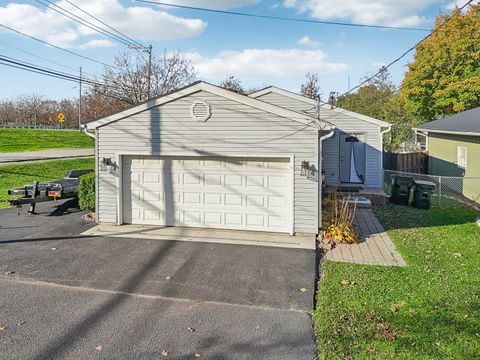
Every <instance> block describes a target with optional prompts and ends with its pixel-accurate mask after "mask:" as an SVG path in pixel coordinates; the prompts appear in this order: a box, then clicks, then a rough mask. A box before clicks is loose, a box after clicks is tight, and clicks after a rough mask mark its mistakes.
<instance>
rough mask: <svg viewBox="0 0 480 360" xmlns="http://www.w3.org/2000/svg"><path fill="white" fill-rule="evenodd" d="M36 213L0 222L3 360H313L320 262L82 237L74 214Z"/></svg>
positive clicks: (303, 254) (243, 250)
mask: <svg viewBox="0 0 480 360" xmlns="http://www.w3.org/2000/svg"><path fill="white" fill-rule="evenodd" d="M38 210H39V212H40V213H41V214H40V215H36V216H34V217H27V216H24V215H21V216H17V215H16V210H15V209H7V210H0V274H1V275H0V292H1V294H2V295H1V296H0V325H2V326H4V327H6V328H5V329H4V330H0V353H1V354H2V357H3V356H5V358H7V359H78V358H82V359H119V358H125V359H159V358H170V359H189V358H198V357H196V355H195V354H199V355H200V356H201V358H205V359H314V358H315V343H314V339H313V332H312V323H311V319H310V316H309V314H308V312H309V311H310V310H311V309H312V307H313V295H314V294H313V292H314V275H315V274H314V270H315V254H314V252H313V251H311V250H300V249H280V248H270V247H257V246H246V245H230V244H208V243H190V242H177V241H161V240H146V239H134V238H132V239H128V238H109V237H83V236H81V235H79V234H81V233H82V232H83V231H85V230H86V229H88V228H89V227H91V226H93V225H94V224H93V223H91V222H88V221H86V220H83V219H82V217H81V215H82V214H83V213H82V212H79V211H78V210H76V209H75V207H74V204H72V202H67V203H59V206H58V207H56V208H53V207H52V206H51V205H48V204H41V205H40V206H38ZM12 272H13V273H12ZM302 288H304V289H302ZM300 289H302V290H303V291H301V290H300ZM305 289H306V291H305ZM0 329H1V327H0ZM162 352H163V355H166V356H162ZM3 354H5V355H3Z"/></svg>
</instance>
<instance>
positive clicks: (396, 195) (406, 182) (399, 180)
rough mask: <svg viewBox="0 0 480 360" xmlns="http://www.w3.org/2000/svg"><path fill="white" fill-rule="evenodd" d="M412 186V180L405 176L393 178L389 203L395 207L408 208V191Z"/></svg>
mask: <svg viewBox="0 0 480 360" xmlns="http://www.w3.org/2000/svg"><path fill="white" fill-rule="evenodd" d="M412 186H413V179H412V178H410V177H405V176H395V177H393V179H392V195H391V196H390V202H391V203H392V204H397V205H405V206H408V204H409V202H410V190H411V189H412Z"/></svg>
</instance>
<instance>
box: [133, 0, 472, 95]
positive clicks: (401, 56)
mask: <svg viewBox="0 0 480 360" xmlns="http://www.w3.org/2000/svg"><path fill="white" fill-rule="evenodd" d="M137 1H140V0H137ZM473 1H474V0H469V1H467V2H466V3H465V4H464V5H463V6H462V7H461V8H458V9H457V11H455V13H454V14H453V15H452V16H450V17H449V18H448V19H446V20H445V21H444V22H443V23H442V24H441V25H440V26H439V27H438V28H436V29H433V30H432V31H431V32H430V34H428V35H427V36H425V37H423V38H422V39H421V40H420V41H418V42H417V43H416V44H415V45H413V46H412V47H410V48H409V49H408V50H406V51H404V52H403V53H402V54H401V55H400V56H399V57H397V58H396V59H395V60H393V61H391V62H390V63H389V64H387V65H385V66H383V67H382V68H380V70H378V71H377V72H376V73H375V74H374V75H372V76H370V77H368V78H366V79H365V80H364V81H362V82H361V83H360V84H358V85H357V86H355V87H354V88H352V89H350V90H348V91H346V92H344V93H343V94H342V95H340V96H344V95H347V94H349V93H351V92H352V91H354V90H356V89H358V88H360V87H361V86H362V85H365V84H366V83H368V82H369V81H371V80H373V79H374V78H375V77H377V76H378V75H380V74H381V73H382V72H383V71H385V70H386V69H388V68H389V67H390V66H392V65H393V64H395V63H397V62H399V61H400V60H401V59H403V58H404V57H405V56H407V54H409V53H410V52H412V51H413V50H415V49H416V48H417V46H418V45H420V44H421V43H423V42H424V41H426V40H427V39H429V38H430V37H431V36H432V35H433V34H435V33H436V32H438V30H439V29H440V28H441V27H443V26H445V25H446V24H447V23H448V22H449V21H450V20H452V19H453V18H454V17H455V16H457V15H458V14H459V13H461V11H462V10H463V9H465V8H466V7H467V6H468V5H469V4H470V3H472V2H473Z"/></svg>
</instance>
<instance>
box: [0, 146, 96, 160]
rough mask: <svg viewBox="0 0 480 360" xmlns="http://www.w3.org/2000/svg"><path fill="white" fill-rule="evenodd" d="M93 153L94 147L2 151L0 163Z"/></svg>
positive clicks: (91, 154) (76, 156)
mask: <svg viewBox="0 0 480 360" xmlns="http://www.w3.org/2000/svg"><path fill="white" fill-rule="evenodd" d="M93 155H94V149H56V150H41V151H26V152H14V153H0V163H15V162H24V161H37V160H53V159H67V158H78V157H88V156H93Z"/></svg>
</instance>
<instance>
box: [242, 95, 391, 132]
mask: <svg viewBox="0 0 480 360" xmlns="http://www.w3.org/2000/svg"><path fill="white" fill-rule="evenodd" d="M269 93H275V94H279V95H282V96H285V97H288V98H290V99H294V100H297V101H301V102H304V103H306V104H309V105H314V106H315V105H317V103H318V102H317V101H316V100H314V99H310V98H307V97H305V96H302V95H299V94H296V93H294V92H291V91H288V90H284V89H280V88H278V87H275V86H270V87H267V88H265V89H262V90H259V91H256V92H254V93H251V94H250V95H248V96H249V97H251V98H255V99H257V98H259V97H261V96H263V95H266V94H269ZM320 106H321V107H322V108H324V109H328V110H331V111H335V112H339V113H343V114H345V115H349V116H351V117H353V118H356V119H359V120H363V121H366V122H369V123H372V124H375V125H378V126H380V127H389V126H390V124H389V123H387V122H385V121H382V120H378V119H375V118H372V117H370V116H366V115H362V114H359V113H356V112H354V111H349V110H345V109H342V108H339V107H334V108H333V109H331V108H330V105H329V104H325V103H321V105H320Z"/></svg>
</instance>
